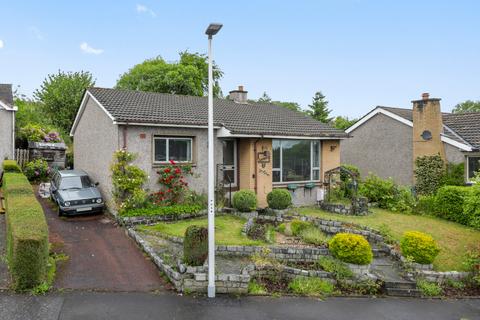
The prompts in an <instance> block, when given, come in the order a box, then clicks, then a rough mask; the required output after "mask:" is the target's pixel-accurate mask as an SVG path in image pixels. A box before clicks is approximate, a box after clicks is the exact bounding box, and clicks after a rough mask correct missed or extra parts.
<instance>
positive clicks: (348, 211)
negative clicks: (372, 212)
mask: <svg viewBox="0 0 480 320" xmlns="http://www.w3.org/2000/svg"><path fill="white" fill-rule="evenodd" d="M318 206H319V207H320V209H322V210H325V211H328V212H332V213H338V214H343V215H346V216H366V215H368V207H367V206H365V208H364V209H363V210H361V211H358V212H357V211H355V210H353V207H352V205H351V204H349V205H345V204H341V203H330V202H323V201H321V202H319V204H318Z"/></svg>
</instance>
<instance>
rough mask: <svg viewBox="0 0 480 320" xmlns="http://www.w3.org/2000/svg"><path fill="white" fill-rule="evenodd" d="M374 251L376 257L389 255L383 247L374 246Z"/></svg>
mask: <svg viewBox="0 0 480 320" xmlns="http://www.w3.org/2000/svg"><path fill="white" fill-rule="evenodd" d="M372 252H373V256H374V257H375V258H380V257H385V256H386V255H387V253H386V252H385V251H384V250H383V249H376V248H374V249H372Z"/></svg>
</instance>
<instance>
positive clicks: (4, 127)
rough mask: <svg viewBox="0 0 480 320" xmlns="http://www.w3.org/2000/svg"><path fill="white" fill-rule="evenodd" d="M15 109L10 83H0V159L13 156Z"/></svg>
mask: <svg viewBox="0 0 480 320" xmlns="http://www.w3.org/2000/svg"><path fill="white" fill-rule="evenodd" d="M15 111H17V107H15V106H14V105H13V93H12V85H11V84H0V160H3V159H13V157H14V153H15ZM0 169H1V168H0Z"/></svg>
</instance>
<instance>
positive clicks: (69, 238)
mask: <svg viewBox="0 0 480 320" xmlns="http://www.w3.org/2000/svg"><path fill="white" fill-rule="evenodd" d="M37 198H38V200H39V201H40V203H41V205H42V207H43V210H44V211H45V215H46V218H47V222H48V226H49V231H50V243H51V244H52V250H53V251H54V252H57V253H64V254H66V255H68V257H69V259H68V260H67V261H66V262H61V263H59V266H58V268H57V276H56V279H55V283H54V287H55V288H58V289H60V288H62V289H89V290H100V291H143V292H146V291H154V290H155V291H156V290H162V289H163V288H165V282H164V280H163V279H162V278H161V277H160V274H159V272H158V270H157V268H156V267H155V265H154V264H153V263H152V262H151V261H150V260H149V259H148V258H147V257H146V256H144V255H143V253H142V252H141V250H140V249H139V248H138V247H137V246H136V244H135V243H134V242H133V240H131V239H130V238H129V237H128V236H127V235H126V234H125V230H124V229H122V228H120V227H118V226H116V225H115V224H114V223H113V221H112V220H110V219H109V218H107V217H105V216H103V215H96V216H82V217H68V218H66V217H62V218H59V217H58V215H57V213H56V210H55V206H54V205H53V203H52V202H51V201H50V200H49V199H41V198H39V197H38V195H37Z"/></svg>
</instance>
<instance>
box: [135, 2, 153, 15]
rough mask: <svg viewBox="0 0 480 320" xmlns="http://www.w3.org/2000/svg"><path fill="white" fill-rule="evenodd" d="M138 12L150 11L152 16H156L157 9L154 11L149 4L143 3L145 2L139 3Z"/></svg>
mask: <svg viewBox="0 0 480 320" xmlns="http://www.w3.org/2000/svg"><path fill="white" fill-rule="evenodd" d="M137 12H138V13H140V14H142V13H148V14H150V15H151V16H152V17H156V16H157V14H156V13H155V11H153V10H152V9H150V8H148V7H147V6H145V5H143V4H137Z"/></svg>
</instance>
